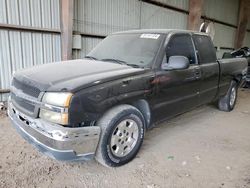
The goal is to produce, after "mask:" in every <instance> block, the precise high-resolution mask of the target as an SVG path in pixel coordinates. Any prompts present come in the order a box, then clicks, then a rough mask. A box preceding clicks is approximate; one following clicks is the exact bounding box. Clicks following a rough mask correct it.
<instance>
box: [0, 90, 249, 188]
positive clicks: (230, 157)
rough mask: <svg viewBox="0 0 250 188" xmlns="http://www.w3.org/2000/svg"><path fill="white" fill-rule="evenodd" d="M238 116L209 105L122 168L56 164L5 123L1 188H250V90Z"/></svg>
mask: <svg viewBox="0 0 250 188" xmlns="http://www.w3.org/2000/svg"><path fill="white" fill-rule="evenodd" d="M238 99H239V100H238V103H237V105H236V108H235V110H234V111H233V112H230V113H226V112H220V111H218V110H217V109H216V108H215V107H213V106H203V107H200V108H198V109H196V110H194V111H192V112H189V113H186V114H184V115H181V116H178V117H176V118H174V119H172V120H171V121H169V122H165V123H162V124H161V125H159V126H158V127H157V128H154V129H153V130H151V131H149V132H148V133H147V135H146V138H145V141H144V143H143V146H142V149H141V151H140V152H139V154H138V156H137V157H136V159H134V160H133V161H132V162H130V163H129V164H127V165H125V166H123V167H120V168H105V167H103V166H101V165H99V164H97V163H96V162H95V161H94V160H92V161H89V162H82V163H79V162H78V163H76V162H75V163H65V162H58V161H55V160H52V159H50V158H48V157H46V156H44V155H42V154H40V153H39V152H38V151H37V150H35V149H34V148H33V147H32V146H31V145H29V144H27V143H26V142H25V141H24V140H23V139H22V138H21V137H20V136H19V135H18V134H17V133H16V132H15V130H14V129H13V128H12V127H11V125H10V123H9V120H8V119H7V118H6V117H3V116H2V117H1V118H0V154H1V157H0V187H119V188H121V187H146V188H155V187H178V188H179V187H192V188H194V187H197V188H201V187H205V188H209V187H216V188H218V187H226V188H228V187H233V188H235V187H236V188H240V187H250V91H249V90H245V91H240V92H239V98H238Z"/></svg>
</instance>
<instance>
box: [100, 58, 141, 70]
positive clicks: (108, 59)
mask: <svg viewBox="0 0 250 188" xmlns="http://www.w3.org/2000/svg"><path fill="white" fill-rule="evenodd" d="M101 61H113V62H116V63H119V64H121V65H128V66H130V67H134V68H142V67H141V66H139V65H137V64H132V63H127V62H126V61H123V60H119V59H111V58H107V59H101Z"/></svg>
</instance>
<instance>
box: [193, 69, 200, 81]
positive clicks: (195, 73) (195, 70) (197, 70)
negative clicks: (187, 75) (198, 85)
mask: <svg viewBox="0 0 250 188" xmlns="http://www.w3.org/2000/svg"><path fill="white" fill-rule="evenodd" d="M194 77H195V78H196V79H200V77H201V70H200V68H195V69H194Z"/></svg>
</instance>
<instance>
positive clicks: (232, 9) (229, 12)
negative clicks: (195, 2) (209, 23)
mask: <svg viewBox="0 0 250 188" xmlns="http://www.w3.org/2000/svg"><path fill="white" fill-rule="evenodd" d="M238 9H239V0H205V1H204V10H203V15H205V16H206V17H210V18H213V19H216V20H219V21H222V22H226V23H229V24H232V25H237V22H238ZM214 26H215V37H214V44H215V46H217V47H219V48H218V49H220V48H221V47H222V48H223V47H226V48H233V47H234V39H235V34H236V28H233V27H229V26H226V25H222V24H218V23H215V24H214ZM226 51H230V50H223V49H222V50H218V51H217V56H218V57H219V58H221V57H222V54H223V53H224V52H226Z"/></svg>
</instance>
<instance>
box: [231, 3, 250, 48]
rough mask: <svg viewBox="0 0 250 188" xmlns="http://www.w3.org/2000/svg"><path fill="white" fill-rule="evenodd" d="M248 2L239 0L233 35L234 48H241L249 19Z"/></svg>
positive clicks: (249, 7)
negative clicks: (236, 25) (235, 28)
mask: <svg viewBox="0 0 250 188" xmlns="http://www.w3.org/2000/svg"><path fill="white" fill-rule="evenodd" d="M249 11H250V1H249V0H240V7H239V16H238V27H237V31H236V35H235V42H234V48H235V49H237V48H240V47H242V46H243V42H244V38H245V35H246V31H247V23H248V21H250V19H249V16H250V14H249Z"/></svg>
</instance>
